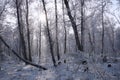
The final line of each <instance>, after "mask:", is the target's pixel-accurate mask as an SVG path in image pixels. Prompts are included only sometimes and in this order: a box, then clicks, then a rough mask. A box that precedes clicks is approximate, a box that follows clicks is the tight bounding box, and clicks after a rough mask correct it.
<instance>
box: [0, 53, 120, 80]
mask: <svg viewBox="0 0 120 80" xmlns="http://www.w3.org/2000/svg"><path fill="white" fill-rule="evenodd" d="M66 56H67V57H65V56H64V57H62V60H61V62H62V64H60V65H59V66H57V67H56V68H54V67H52V66H46V67H47V68H48V70H45V71H44V70H39V69H38V68H35V67H33V66H30V65H27V66H26V65H24V63H22V62H20V63H18V62H17V61H15V60H13V59H11V58H8V59H6V60H4V61H3V62H2V63H1V67H2V70H0V80H120V59H119V58H118V59H117V61H115V62H114V61H113V60H111V59H109V60H108V61H107V62H106V63H103V62H100V61H99V60H96V61H95V62H93V61H92V59H91V58H90V57H88V55H84V54H80V53H70V54H67V55H66ZM96 58H97V59H99V58H98V57H96ZM64 60H65V62H66V63H63V62H64ZM50 64H52V63H50ZM50 64H49V65H50Z"/></svg>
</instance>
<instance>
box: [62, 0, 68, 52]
mask: <svg viewBox="0 0 120 80" xmlns="http://www.w3.org/2000/svg"><path fill="white" fill-rule="evenodd" d="M62 11H63V27H64V34H65V37H64V53H66V51H67V30H66V23H65V10H64V1H63V0H62Z"/></svg>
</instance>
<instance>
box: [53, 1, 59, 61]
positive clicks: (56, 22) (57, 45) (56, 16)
mask: <svg viewBox="0 0 120 80" xmlns="http://www.w3.org/2000/svg"><path fill="white" fill-rule="evenodd" d="M54 2H55V25H56V48H57V49H56V50H57V58H58V60H60V53H59V42H58V36H59V35H58V13H57V1H56V0H55V1H54Z"/></svg>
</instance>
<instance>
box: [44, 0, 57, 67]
mask: <svg viewBox="0 0 120 80" xmlns="http://www.w3.org/2000/svg"><path fill="white" fill-rule="evenodd" d="M42 3H43V8H44V11H45V18H46V29H47V36H48V41H49V45H50V53H51V56H52V61H53V64H54V66H56V60H55V57H54V52H53V42H52V38H51V34H50V30H49V24H48V15H47V11H46V6H45V1H44V0H42Z"/></svg>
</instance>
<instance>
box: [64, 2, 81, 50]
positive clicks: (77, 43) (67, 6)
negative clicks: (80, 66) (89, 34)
mask: <svg viewBox="0 0 120 80" xmlns="http://www.w3.org/2000/svg"><path fill="white" fill-rule="evenodd" d="M64 3H65V5H66V8H67V13H68V16H69V19H70V21H71V24H72V28H73V31H74V35H75V40H76V45H77V48H78V50H80V51H83V48H82V46H81V44H80V40H79V36H78V31H77V25H76V22H75V20H74V18H73V16H72V14H71V11H70V7H69V4H68V0H64Z"/></svg>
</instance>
